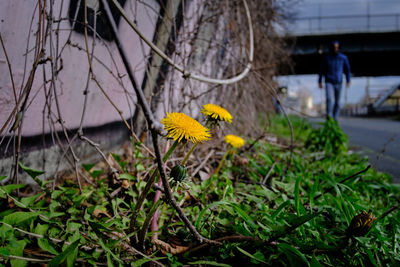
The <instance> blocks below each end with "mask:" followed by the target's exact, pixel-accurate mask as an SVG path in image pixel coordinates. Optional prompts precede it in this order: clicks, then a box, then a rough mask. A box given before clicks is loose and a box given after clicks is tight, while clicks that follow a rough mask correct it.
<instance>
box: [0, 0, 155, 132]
mask: <svg viewBox="0 0 400 267" xmlns="http://www.w3.org/2000/svg"><path fill="white" fill-rule="evenodd" d="M82 1H83V0H82ZM47 2H50V1H47ZM54 2H55V4H54V6H53V14H54V15H53V17H55V19H58V18H59V17H61V18H66V17H68V8H69V1H54ZM88 2H93V1H88ZM145 2H146V5H144V4H142V3H141V1H138V2H136V1H129V0H128V1H127V2H126V4H125V6H124V9H125V11H126V12H127V13H128V14H129V16H130V18H131V19H132V20H135V21H137V25H138V27H139V29H140V30H141V31H142V32H143V33H144V34H145V35H146V37H147V38H149V39H150V40H151V39H152V38H153V35H154V31H155V28H156V22H157V17H158V10H159V6H158V4H157V1H156V0H146V1H145ZM62 3H63V5H62V6H61V4H62ZM36 5H37V1H30V0H29V1H27V0H25V1H24V0H2V1H1V3H0V32H1V34H2V37H3V40H4V43H5V47H6V50H7V54H8V57H9V59H10V61H11V65H12V71H13V77H14V81H15V85H16V87H17V95H18V94H20V92H21V88H23V86H24V85H25V83H26V80H27V77H28V75H29V71H30V70H31V67H32V64H33V57H34V55H33V54H34V51H29V52H28V54H27V56H25V52H26V49H27V47H28V49H29V50H30V49H32V48H34V45H35V39H36V37H35V33H36V31H37V21H38V12H37V8H36ZM47 12H49V6H48V7H47ZM60 12H61V16H59V14H60ZM32 16H33V24H32V29H31V32H30V40H29V42H28V36H29V27H30V23H31V20H32ZM57 27H58V23H53V25H52V29H53V31H51V34H52V39H53V40H52V46H50V44H51V42H50V41H51V40H50V35H49V36H48V39H47V42H46V55H45V58H47V57H49V56H50V55H51V53H52V55H53V59H54V58H55V54H56V51H57V49H58V51H60V50H61V48H62V46H63V45H64V44H65V43H66V41H67V38H68V35H69V34H70V29H71V24H70V22H69V21H68V20H62V21H61V23H60V25H59V29H60V31H59V34H58V36H59V39H58V46H57V42H56V41H57V35H56V34H55V30H56V29H57ZM119 34H120V36H121V38H122V41H123V44H124V45H125V49H126V50H127V51H128V54H129V60H130V62H131V63H132V65H133V69H134V70H135V75H136V79H137V81H138V83H139V86H140V84H141V82H142V80H143V76H144V71H145V69H144V67H145V64H146V56H147V55H148V54H149V48H148V47H147V46H146V45H141V44H140V40H139V38H138V37H137V35H136V34H135V33H134V32H133V30H132V29H131V28H130V27H129V25H128V24H127V23H126V22H125V21H124V20H123V19H122V18H121V20H120V24H119ZM92 42H93V38H92V37H89V49H90V50H91V47H92ZM71 43H72V44H73V46H72V45H66V47H65V49H64V50H63V52H62V53H61V54H60V56H61V58H62V65H63V68H62V70H61V71H60V73H59V75H58V76H57V79H56V80H55V88H56V92H57V97H58V100H59V103H60V109H61V114H62V118H63V120H64V121H65V125H66V126H67V128H69V129H73V128H78V127H79V124H80V120H81V116H82V110H83V106H84V104H83V103H84V95H83V91H84V90H85V86H86V82H87V79H88V71H89V67H88V60H87V55H86V52H85V51H83V50H79V49H78V48H76V47H74V46H79V47H82V48H84V47H85V42H84V35H82V34H80V33H77V32H74V31H73V32H72V36H71ZM94 54H95V56H96V57H97V59H98V60H99V61H101V63H100V62H99V61H97V60H94V61H93V69H94V73H95V77H96V78H97V79H98V81H99V82H100V83H101V85H102V86H103V88H104V90H105V91H106V92H107V94H108V95H109V96H110V98H111V99H112V100H113V101H114V103H115V104H116V106H117V107H119V109H121V110H122V112H123V116H124V117H125V118H129V117H131V116H132V115H133V112H134V109H135V105H134V104H135V102H136V100H135V98H136V97H135V94H134V91H133V89H132V86H131V85H130V81H129V79H128V76H127V75H126V72H125V68H124V66H123V64H122V61H121V59H120V57H119V53H118V51H117V48H116V46H115V44H114V43H113V42H108V41H101V40H99V39H96V46H95V53H94ZM112 59H114V61H115V64H114V62H113V61H112ZM25 60H27V63H26V70H25V74H24V67H25ZM58 64H60V61H59V62H58ZM50 66H51V65H50V62H49V61H48V62H47V63H46V64H42V65H39V67H38V69H37V71H36V75H35V79H34V83H33V87H32V92H31V94H30V98H29V102H28V103H29V105H28V109H27V111H26V114H25V117H24V122H23V128H22V129H23V130H22V133H23V135H25V136H31V135H37V134H41V133H42V132H43V127H44V129H45V132H46V133H47V132H49V131H50V126H49V125H50V124H51V123H50V122H49V120H48V115H49V112H48V108H47V107H46V105H45V103H46V97H45V91H49V86H50V83H49V82H47V83H44V79H46V80H49V79H50V78H51V67H50ZM105 66H106V67H105ZM110 70H111V71H112V73H113V75H112V74H110ZM44 75H45V76H46V77H45V78H44ZM24 76H25V77H24ZM114 76H116V77H118V76H122V78H116V77H114ZM121 83H122V84H121ZM44 85H45V86H46V89H45V88H44ZM51 94H52V97H51V101H50V102H49V103H50V105H48V106H49V107H50V109H51V112H50V114H51V115H50V116H51V117H52V119H53V120H54V121H56V120H57V118H58V115H57V109H56V105H55V99H54V91H51ZM132 99H133V101H132ZM14 106H15V101H14V95H13V90H12V84H11V81H10V75H9V71H8V67H7V63H6V60H5V56H4V53H3V51H2V49H0V126H2V125H3V124H4V122H5V121H6V119H7V117H8V116H9V114H10V112H11V111H12V109H13V108H14ZM44 107H46V109H45V110H44ZM43 112H45V116H44V122H43ZM117 120H120V116H119V114H118V113H117V111H116V110H115V109H114V108H113V107H112V105H111V104H110V103H109V101H108V100H107V99H106V97H105V96H104V95H103V94H102V93H101V91H100V90H99V88H98V87H97V86H96V84H95V83H94V82H93V81H90V84H89V95H88V104H87V110H86V116H85V120H84V126H85V127H89V126H99V125H103V124H105V123H109V122H113V121H117ZM60 129H61V127H60V124H58V123H57V124H56V130H60Z"/></svg>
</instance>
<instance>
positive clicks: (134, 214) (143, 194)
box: [129, 140, 179, 233]
mask: <svg viewBox="0 0 400 267" xmlns="http://www.w3.org/2000/svg"><path fill="white" fill-rule="evenodd" d="M178 144H179V141H178V140H176V141H175V142H174V143H173V145H172V146H171V147H170V148H169V149H168V151H167V153H165V155H164V157H163V162H164V163H165V162H166V161H167V160H168V158H169V157H170V156H171V154H172V152H174V150H175V148H176V147H177V146H178ZM158 174H159V171H158V170H157V169H155V170H154V171H153V172H152V174H151V176H150V179H149V180H148V181H147V184H146V186H145V187H144V189H143V191H142V192H141V194H140V195H139V198H138V201H137V203H136V206H135V209H134V210H133V212H132V217H131V222H130V225H129V229H130V233H132V232H134V231H135V226H136V219H137V216H138V214H139V211H140V208H141V207H142V205H143V202H144V200H145V199H146V196H147V194H148V193H149V191H150V189H151V188H152V187H153V184H154V182H155V180H156V178H157V176H158Z"/></svg>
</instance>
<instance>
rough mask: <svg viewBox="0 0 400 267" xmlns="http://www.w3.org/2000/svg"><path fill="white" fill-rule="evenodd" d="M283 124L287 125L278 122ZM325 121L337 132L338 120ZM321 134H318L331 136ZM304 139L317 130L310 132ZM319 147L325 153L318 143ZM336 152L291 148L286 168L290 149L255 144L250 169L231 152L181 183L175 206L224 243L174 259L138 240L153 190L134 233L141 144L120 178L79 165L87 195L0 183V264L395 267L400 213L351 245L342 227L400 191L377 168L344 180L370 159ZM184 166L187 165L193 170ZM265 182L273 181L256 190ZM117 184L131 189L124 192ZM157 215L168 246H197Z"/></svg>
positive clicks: (169, 216)
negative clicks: (29, 192)
mask: <svg viewBox="0 0 400 267" xmlns="http://www.w3.org/2000/svg"><path fill="white" fill-rule="evenodd" d="M281 122H282V123H283V122H284V120H281V121H280V122H279V121H278V120H277V122H276V123H281ZM302 123H303V122H302V121H301V120H297V121H295V122H294V123H293V124H294V125H296V127H301V129H303V130H304V131H303V132H299V131H298V132H297V134H296V135H295V136H296V138H298V139H297V141H299V140H305V139H306V136H307V135H308V133H309V132H310V131H312V130H311V128H310V126H309V125H306V126H304V125H303V126H300V125H302ZM326 124H328V126H326ZM324 125H325V126H324V127H323V128H325V127H327V129H331V130H332V129H333V130H334V131H336V135H337V134H338V133H337V132H339V130H338V129H337V127H336V125H333V124H332V123H331V122H328V123H325V124H324ZM285 127H287V123H286V122H285ZM323 128H320V129H319V133H323V131H327V130H323ZM275 129H283V127H282V125H278V126H277V127H276V128H275ZM276 133H278V131H277V132H276ZM311 135H314V136H315V135H316V134H315V133H314V131H313V134H311ZM311 135H310V136H311ZM286 136H287V137H288V135H286ZM329 138H331V140H333V139H332V138H333V137H329ZM284 142H287V140H286V141H285V140H284ZM333 142H336V141H333ZM334 147H336V145H332V146H331V153H334V151H335V149H333V148H334ZM322 149H324V150H325V151H328V150H326V147H325V144H324V146H323V148H322ZM338 151H341V154H340V156H331V157H323V158H321V157H320V156H319V154H318V153H312V152H310V150H309V149H305V148H302V147H301V146H297V147H296V150H295V151H294V153H293V155H292V160H291V164H290V167H289V168H288V165H287V160H288V158H289V157H290V153H289V152H288V151H287V150H282V148H281V147H280V146H274V145H271V144H268V143H265V142H261V141H259V142H258V143H256V144H255V145H254V146H253V148H252V150H251V151H248V152H246V153H247V154H242V155H240V156H241V157H247V158H248V159H249V163H248V164H247V165H240V166H235V161H234V158H233V157H232V158H230V159H229V158H228V159H227V160H228V161H227V162H226V164H225V165H224V166H225V167H224V168H223V169H222V170H221V171H220V174H219V175H212V176H211V177H210V178H209V179H206V180H204V181H201V180H200V179H198V178H194V179H189V178H186V179H185V180H186V181H187V184H188V187H189V189H188V192H190V195H189V198H190V199H189V200H188V194H185V189H181V188H178V189H176V190H174V196H175V198H176V199H177V202H178V203H181V206H182V207H183V211H184V212H185V214H186V215H187V216H188V218H189V220H191V221H192V222H193V224H194V226H195V227H196V229H197V230H198V231H199V232H200V233H201V234H202V235H203V236H204V237H207V238H210V239H219V238H220V239H221V240H222V241H221V242H222V245H221V246H208V247H206V248H203V249H201V248H200V249H199V250H198V251H196V252H186V253H182V254H178V255H173V254H171V253H165V254H164V253H162V252H161V249H160V248H158V249H155V246H154V244H153V243H151V237H152V236H153V234H154V233H153V232H147V235H146V232H142V233H143V236H144V237H145V242H144V249H143V250H142V248H141V247H139V246H137V244H136V243H135V236H136V235H137V234H138V232H139V230H141V227H142V225H143V224H144V222H145V220H146V218H147V215H148V214H149V213H150V212H152V211H153V210H154V209H153V207H154V203H153V197H154V194H155V191H154V190H153V189H151V190H150V193H149V195H148V197H147V198H146V199H145V200H144V203H143V206H142V208H141V210H140V212H139V215H138V218H137V225H135V227H136V228H135V230H134V231H133V232H130V231H131V228H130V226H129V224H130V219H131V215H132V210H133V208H134V207H135V203H137V199H138V196H139V192H141V191H142V190H143V188H144V186H145V181H143V179H138V177H139V176H140V177H144V175H143V174H144V173H145V172H146V170H147V171H148V170H151V166H146V164H145V161H144V159H145V157H144V156H143V154H142V152H141V150H140V147H139V145H135V150H134V154H135V158H134V160H135V162H127V161H126V160H124V159H123V158H122V157H121V156H118V155H115V154H114V159H115V160H116V161H117V162H118V164H119V165H120V167H121V169H123V171H124V173H122V174H120V176H119V178H120V179H119V180H118V179H114V178H113V177H109V176H108V175H106V172H104V171H103V170H101V169H98V168H96V167H95V165H94V164H86V165H83V168H84V170H85V171H86V172H87V173H88V174H89V175H90V176H91V178H92V181H93V182H94V183H95V186H92V185H86V186H84V187H83V188H82V192H80V191H79V187H78V185H77V184H76V183H75V182H74V181H69V180H66V181H65V182H64V183H63V184H62V185H59V186H56V187H55V189H54V190H49V187H46V185H45V183H44V184H43V189H42V191H41V192H39V193H37V194H35V195H33V196H28V197H26V196H25V197H18V196H17V194H16V190H17V189H22V188H24V187H25V185H3V186H0V206H1V207H8V208H7V209H2V210H1V211H0V257H1V258H2V259H4V261H5V262H4V263H5V264H6V265H15V266H27V265H30V264H31V262H28V261H27V260H24V259H23V258H22V259H20V258H18V259H17V258H12V257H13V256H18V257H25V258H38V257H37V256H36V255H34V254H30V252H29V251H40V253H41V255H43V254H44V255H46V257H44V258H45V259H48V264H49V265H50V266H58V265H63V266H78V265H81V264H82V262H84V265H98V263H102V264H103V263H107V264H108V265H109V266H123V265H131V266H140V265H142V264H145V263H147V262H149V261H152V260H153V261H159V262H162V263H163V264H165V265H168V266H184V265H185V266H186V265H207V266H238V265H240V264H250V265H259V266H287V265H292V266H398V265H399V264H400V247H399V245H398V244H399V243H400V242H399V241H400V240H399V238H400V213H399V212H398V210H395V211H393V212H392V213H390V214H389V215H388V216H386V217H385V218H384V219H381V220H378V221H376V222H375V223H374V224H373V225H372V228H371V229H370V231H369V232H368V233H367V234H366V235H365V236H361V237H354V238H352V239H351V240H349V241H348V240H346V237H345V232H346V229H347V227H348V225H349V223H350V221H351V220H352V218H353V217H354V216H355V215H356V214H359V213H360V212H361V211H363V210H366V211H368V210H372V212H373V213H374V215H375V216H376V217H379V216H380V215H382V214H383V213H384V212H385V211H387V210H388V209H389V208H391V207H394V206H396V205H398V201H399V200H398V196H399V195H400V186H399V185H396V184H391V183H390V177H389V176H388V175H386V174H383V173H378V172H376V171H374V170H372V169H369V170H368V171H366V172H364V173H362V174H360V175H359V176H357V177H354V178H353V179H350V180H347V181H346V182H344V183H341V182H340V181H343V180H344V179H345V178H346V177H349V176H351V175H353V174H354V173H357V172H360V171H361V170H364V169H365V168H366V166H367V165H368V162H367V160H366V159H365V158H361V157H360V156H359V155H357V154H352V155H349V154H347V153H344V152H345V150H344V149H338ZM332 155H333V154H332ZM169 167H170V166H169ZM24 170H25V171H27V173H30V174H31V175H32V176H34V177H35V178H36V177H37V176H38V175H40V173H41V172H40V171H36V170H32V169H29V168H27V167H25V168H24ZM191 171H192V169H191V168H190V167H188V173H189V174H190V172H191ZM267 175H269V179H268V183H266V184H263V182H264V180H265V178H266V176H267ZM189 177H190V176H189ZM189 180H190V181H189ZM123 181H125V182H126V181H128V182H129V186H125V187H123V186H122V182H123ZM10 203H11V204H10ZM159 211H160V219H159V230H158V231H157V233H158V238H159V239H160V240H163V241H164V242H167V243H170V244H171V245H172V246H175V245H178V246H188V245H190V244H193V241H194V239H193V237H192V236H191V235H190V233H189V231H188V229H186V227H185V226H184V224H183V223H182V221H181V219H180V218H179V217H178V215H177V213H176V211H175V210H174V209H173V208H172V207H171V206H170V205H168V204H167V203H163V204H161V206H160V208H159ZM146 230H147V229H146ZM224 238H225V239H224ZM128 240H129V241H130V242H128ZM346 242H348V243H346ZM131 246H133V247H135V248H136V249H138V250H142V253H144V254H147V253H149V251H151V254H150V255H147V256H146V257H144V256H143V254H139V253H136V252H134V251H132V250H131V249H129V248H130V247H131ZM77 259H79V262H77Z"/></svg>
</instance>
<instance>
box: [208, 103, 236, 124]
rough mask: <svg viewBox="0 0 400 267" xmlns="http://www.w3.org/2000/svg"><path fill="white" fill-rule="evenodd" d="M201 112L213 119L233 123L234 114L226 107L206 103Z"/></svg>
mask: <svg viewBox="0 0 400 267" xmlns="http://www.w3.org/2000/svg"><path fill="white" fill-rule="evenodd" d="M201 113H203V114H204V115H205V116H207V117H208V118H209V119H211V120H217V121H226V122H229V123H232V115H231V114H230V113H229V112H228V111H227V110H226V109H224V108H222V107H220V106H217V105H214V104H207V105H204V106H203V109H202V110H201Z"/></svg>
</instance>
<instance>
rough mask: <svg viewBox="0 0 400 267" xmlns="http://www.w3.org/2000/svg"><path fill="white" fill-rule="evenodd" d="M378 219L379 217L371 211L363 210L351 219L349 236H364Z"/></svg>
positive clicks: (348, 230) (348, 229) (347, 231)
mask: <svg viewBox="0 0 400 267" xmlns="http://www.w3.org/2000/svg"><path fill="white" fill-rule="evenodd" d="M376 220H377V218H376V217H375V216H374V215H373V214H372V212H371V211H369V213H367V212H366V211H363V212H361V213H360V214H358V215H356V216H355V217H354V218H353V219H352V220H351V222H350V225H349V227H348V228H347V230H346V233H347V235H348V236H364V235H366V234H367V233H368V231H369V229H371V226H372V224H373V223H374V222H375V221H376Z"/></svg>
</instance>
